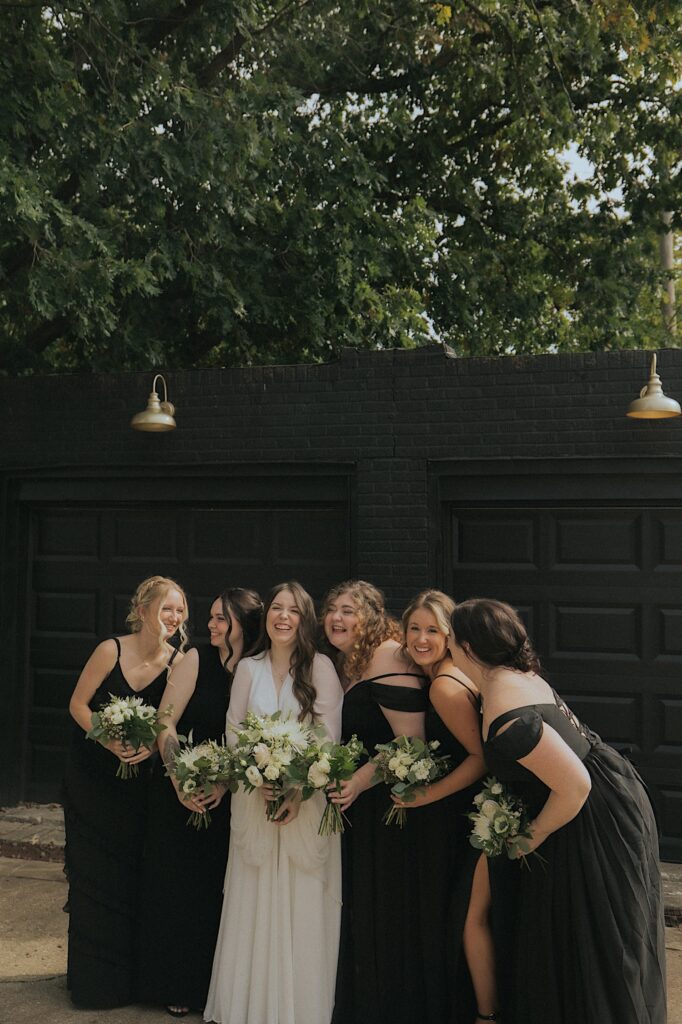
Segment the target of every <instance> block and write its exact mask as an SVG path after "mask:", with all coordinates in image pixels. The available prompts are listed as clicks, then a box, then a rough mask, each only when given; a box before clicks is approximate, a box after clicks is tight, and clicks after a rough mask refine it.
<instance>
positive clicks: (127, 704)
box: [85, 693, 173, 779]
mask: <svg viewBox="0 0 682 1024" xmlns="http://www.w3.org/2000/svg"><path fill="white" fill-rule="evenodd" d="M109 696H110V697H111V700H110V701H109V703H108V704H104V705H103V706H102V707H101V708H100V709H99V711H93V713H92V728H91V729H90V730H89V732H87V733H86V734H85V735H86V736H87V738H88V739H89V740H97V741H104V743H108V742H109V740H120V741H121V743H122V744H123V745H124V746H125V747H132V748H133V749H134V750H135V751H137V750H139V749H140V747H149V749H150V750H151V748H152V746H153V745H154V743H155V741H156V737H157V736H158V735H159V733H160V732H163V730H164V729H165V728H166V726H165V725H163V723H162V722H161V719H162V718H165V717H166V715H169V714H170V713H171V712H172V710H173V708H172V706H170V705H169V706H168V707H167V708H164V709H163V711H161V710H159V709H157V708H155V707H153V706H152V705H151V704H145V703H144V701H143V700H142V698H141V697H114V695H113V694H111V693H110V694H109ZM139 774H140V771H139V768H138V766H137V765H136V764H124V763H123V761H119V765H118V770H117V772H116V777H117V778H119V779H131V778H134V777H135V776H137V775H139Z"/></svg>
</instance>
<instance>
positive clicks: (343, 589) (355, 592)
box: [320, 580, 403, 682]
mask: <svg viewBox="0 0 682 1024" xmlns="http://www.w3.org/2000/svg"><path fill="white" fill-rule="evenodd" d="M342 594H350V596H351V598H352V599H353V601H354V603H355V611H356V615H357V618H358V624H357V627H356V634H357V637H358V639H357V640H356V641H355V643H354V644H353V647H352V649H351V650H350V651H349V653H348V654H343V653H342V652H340V651H338V650H337V654H336V657H337V660H338V667H339V669H340V671H341V672H342V673H343V675H344V677H345V679H346V680H347V681H348V682H353V681H354V680H357V679H362V673H363V672H364V671H365V669H366V668H367V666H368V665H369V663H370V661H371V660H372V655H373V654H374V652H375V651H376V649H377V647H378V646H379V644H382V643H384V641H385V640H397V641H398V643H402V640H403V632H402V629H401V628H400V623H399V622H398V621H397V620H396V619H394V618H392V617H391V616H390V615H389V614H388V612H387V611H386V607H385V605H384V595H383V593H382V592H381V590H379V588H378V587H375V586H374V584H373V583H368V582H367V580H345V581H344V582H343V583H337V584H336V586H335V587H332V588H331V590H330V591H329V592H328V593H327V594H326V595H325V597H324V600H323V601H322V611H321V612H320V621H321V622H322V623H323V624H324V619H325V617H326V615H327V613H328V611H329V606H330V604H331V603H332V602H333V601H336V600H337V599H338V598H339V597H340V596H341V595H342Z"/></svg>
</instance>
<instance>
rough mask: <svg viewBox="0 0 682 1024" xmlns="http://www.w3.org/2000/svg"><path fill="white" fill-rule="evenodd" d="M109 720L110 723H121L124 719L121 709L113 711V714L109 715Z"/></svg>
mask: <svg viewBox="0 0 682 1024" xmlns="http://www.w3.org/2000/svg"><path fill="white" fill-rule="evenodd" d="M109 721H110V722H111V724H112V725H123V722H124V721H125V719H124V716H123V712H122V711H114V712H113V714H111V715H109Z"/></svg>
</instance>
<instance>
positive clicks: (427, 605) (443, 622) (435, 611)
mask: <svg viewBox="0 0 682 1024" xmlns="http://www.w3.org/2000/svg"><path fill="white" fill-rule="evenodd" d="M421 608H423V609H424V611H427V612H431V614H432V615H433V617H434V619H435V620H436V625H437V626H438V628H439V630H440V631H441V633H442V634H443V636H444V637H449V636H450V633H451V632H452V627H451V624H450V619H451V616H452V613H453V612H454V610H455V602H454V601H453V600H452V598H451V597H448V595H447V594H444V593H443V591H442V590H422V592H421V594H417V596H416V597H414V598H412V600H411V601H410V603H409V604H408V606H407V608H406V609H405V611H404V612H403V645H402V648H401V650H402V652H403V654H404V655H405V656H406V657H408V658H409V654H408V651H407V627H408V625H409V622H410V619H411V617H412V616H413V615H414V613H415V612H417V611H419V610H420V609H421ZM447 657H448V652H447V648H446V650H445V654H444V655H443V657H442V658H441V660H440V662H439V664H442V662H443V661H444V660H445V659H446V658H447ZM437 667H438V666H436V668H437Z"/></svg>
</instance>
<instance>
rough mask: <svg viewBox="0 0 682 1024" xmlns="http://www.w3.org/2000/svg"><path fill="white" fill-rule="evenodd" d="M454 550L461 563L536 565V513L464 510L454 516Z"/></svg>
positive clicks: (524, 566)
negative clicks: (477, 514)
mask: <svg viewBox="0 0 682 1024" xmlns="http://www.w3.org/2000/svg"><path fill="white" fill-rule="evenodd" d="M452 535H453V553H454V558H455V562H456V563H457V564H458V565H459V566H467V565H475V566H480V567H481V568H482V567H484V566H486V567H488V568H491V567H498V566H504V567H510V566H515V567H517V568H526V569H537V568H538V567H539V563H540V557H541V555H540V549H539V543H538V523H537V518H536V517H535V516H529V515H526V514H523V513H519V514H518V515H511V514H510V515H506V516H505V515H493V516H486V515H485V514H482V515H481V516H480V518H479V517H478V516H476V515H466V514H461V515H459V516H456V517H453V529H452Z"/></svg>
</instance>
